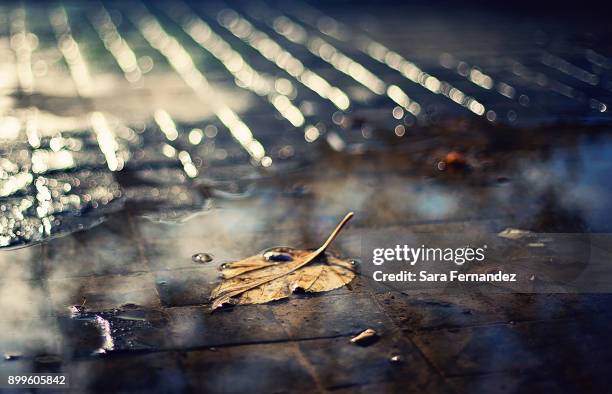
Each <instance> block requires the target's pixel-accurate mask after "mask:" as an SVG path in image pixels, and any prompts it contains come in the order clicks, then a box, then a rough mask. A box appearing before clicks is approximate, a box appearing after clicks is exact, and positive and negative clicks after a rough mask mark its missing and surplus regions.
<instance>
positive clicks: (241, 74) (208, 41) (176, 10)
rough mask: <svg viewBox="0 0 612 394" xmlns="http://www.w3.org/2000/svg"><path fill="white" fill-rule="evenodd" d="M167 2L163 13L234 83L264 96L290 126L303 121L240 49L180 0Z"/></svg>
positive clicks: (299, 125)
mask: <svg viewBox="0 0 612 394" xmlns="http://www.w3.org/2000/svg"><path fill="white" fill-rule="evenodd" d="M164 4H166V3H164ZM167 5H168V6H167V7H163V8H164V11H165V12H166V14H167V15H168V16H170V18H172V19H173V20H174V21H175V22H176V23H177V24H178V25H179V26H180V27H181V28H182V29H183V31H185V33H187V34H188V35H189V36H190V37H191V38H192V39H193V40H194V41H195V42H197V43H198V44H199V45H200V47H202V48H203V49H204V50H206V51H207V52H208V53H210V54H211V55H212V56H214V57H215V58H216V59H217V60H219V61H220V62H221V64H223V66H224V67H225V69H226V70H227V71H229V72H230V73H231V74H232V75H233V76H234V78H235V79H236V81H237V82H238V83H237V85H238V86H240V87H242V88H244V89H248V90H250V91H251V92H254V93H255V94H257V95H258V96H265V97H266V98H267V99H268V101H269V102H270V103H271V104H272V105H273V106H274V108H276V110H277V111H278V112H279V113H280V114H281V116H282V117H283V118H285V119H287V120H288V121H289V122H290V123H291V124H292V125H293V126H294V127H301V126H303V125H304V115H303V114H302V112H301V111H300V110H299V109H298V108H297V107H296V106H295V105H293V103H291V100H290V99H289V98H288V97H287V95H286V94H282V93H276V91H277V90H276V89H275V85H276V81H275V80H274V78H272V77H271V76H269V75H266V74H263V73H260V72H258V71H256V70H255V69H254V68H253V67H251V66H250V65H249V64H248V62H247V61H246V60H245V59H244V58H243V57H242V55H240V53H238V52H237V51H235V50H234V49H232V46H231V44H230V43H228V42H227V41H225V40H224V39H223V38H221V36H219V35H218V34H216V33H215V32H214V31H213V30H212V29H211V27H210V25H208V24H207V23H206V22H204V21H203V20H202V19H201V18H198V17H196V16H194V14H193V10H190V9H189V8H188V7H187V6H186V5H185V4H184V3H179V2H173V3H172V5H170V4H167Z"/></svg>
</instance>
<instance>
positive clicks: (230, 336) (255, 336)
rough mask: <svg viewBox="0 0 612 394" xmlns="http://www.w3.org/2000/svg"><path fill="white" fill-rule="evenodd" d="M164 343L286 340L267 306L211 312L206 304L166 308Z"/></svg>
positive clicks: (190, 344)
mask: <svg viewBox="0 0 612 394" xmlns="http://www.w3.org/2000/svg"><path fill="white" fill-rule="evenodd" d="M166 312H167V313H168V317H169V322H168V326H167V327H166V333H167V336H168V337H167V342H168V343H169V344H171V346H173V347H175V348H197V347H209V346H221V345H235V344H244V343H254V342H272V341H283V340H287V339H288V335H287V332H286V331H285V330H284V328H283V326H282V325H281V324H279V323H278V322H277V321H276V320H275V319H274V316H273V314H272V313H271V311H270V309H269V307H268V306H267V305H244V306H237V307H234V308H230V309H221V310H217V311H215V312H214V313H211V310H210V309H209V308H208V307H180V308H168V309H166Z"/></svg>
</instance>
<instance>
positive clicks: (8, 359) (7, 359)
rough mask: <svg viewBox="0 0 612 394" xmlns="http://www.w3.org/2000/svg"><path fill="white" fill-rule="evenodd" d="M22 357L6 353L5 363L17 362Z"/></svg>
mask: <svg viewBox="0 0 612 394" xmlns="http://www.w3.org/2000/svg"><path fill="white" fill-rule="evenodd" d="M20 357H21V354H19V353H4V360H5V361H15V360H18V359H19V358H20Z"/></svg>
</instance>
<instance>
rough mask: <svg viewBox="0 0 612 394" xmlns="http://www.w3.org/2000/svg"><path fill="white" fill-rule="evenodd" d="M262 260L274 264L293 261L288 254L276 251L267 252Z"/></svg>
mask: <svg viewBox="0 0 612 394" xmlns="http://www.w3.org/2000/svg"><path fill="white" fill-rule="evenodd" d="M263 256H264V258H265V259H266V260H268V261H275V262H284V261H293V257H291V255H290V254H289V253H283V252H278V251H274V250H271V251H268V252H265V253H264V255H263Z"/></svg>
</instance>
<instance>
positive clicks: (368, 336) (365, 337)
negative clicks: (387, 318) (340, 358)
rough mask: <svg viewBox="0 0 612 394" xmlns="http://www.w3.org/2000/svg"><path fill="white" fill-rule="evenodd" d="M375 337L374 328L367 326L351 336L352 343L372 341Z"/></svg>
mask: <svg viewBox="0 0 612 394" xmlns="http://www.w3.org/2000/svg"><path fill="white" fill-rule="evenodd" d="M375 338H376V330H374V329H372V328H368V329H367V330H365V331H363V332H362V333H360V334H358V335H357V336H355V337H353V338H351V342H352V343H356V344H366V343H370V342H372V341H373V340H374V339H375Z"/></svg>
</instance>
